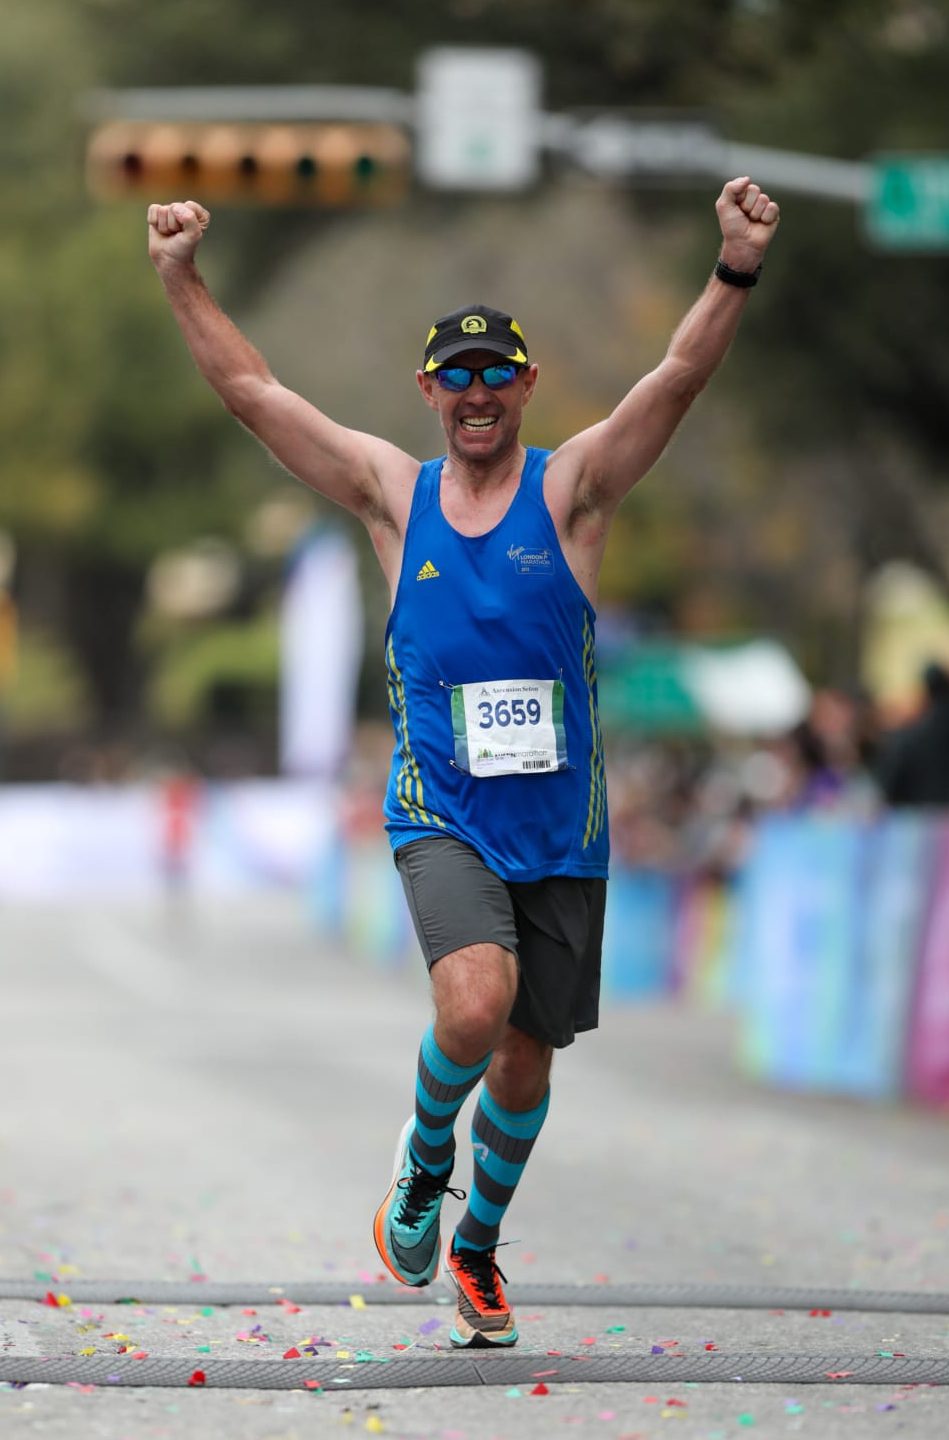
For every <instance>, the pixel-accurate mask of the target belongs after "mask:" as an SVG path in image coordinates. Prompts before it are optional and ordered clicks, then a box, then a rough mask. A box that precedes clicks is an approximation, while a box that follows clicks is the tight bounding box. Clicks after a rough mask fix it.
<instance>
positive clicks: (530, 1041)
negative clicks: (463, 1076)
mask: <svg viewBox="0 0 949 1440" xmlns="http://www.w3.org/2000/svg"><path fill="white" fill-rule="evenodd" d="M552 1059H553V1050H552V1049H551V1047H550V1046H549V1045H545V1044H543V1043H542V1042H541V1041H540V1040H535V1039H534V1037H533V1036H532V1035H525V1034H523V1033H522V1032H520V1031H517V1030H515V1029H513V1027H509V1028H508V1030H507V1034H506V1035H505V1037H504V1040H503V1042H502V1043H501V1044H500V1045H499V1046H498V1047H497V1049H496V1050H495V1052H494V1055H493V1057H492V1060H491V1065H490V1068H489V1070H488V1074H487V1081H488V1088H489V1090H490V1091H491V1094H492V1095H493V1096H494V1098H495V1100H497V1102H498V1104H499V1105H500V1106H502V1107H503V1108H504V1109H505V1110H514V1111H519V1110H533V1109H535V1108H536V1107H537V1106H538V1105H539V1104H540V1103H541V1101H542V1100H543V1098H544V1096H545V1095H546V1094H547V1091H548V1090H549V1088H550V1066H551V1061H552Z"/></svg>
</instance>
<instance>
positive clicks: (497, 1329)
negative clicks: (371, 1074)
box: [148, 176, 778, 1346]
mask: <svg viewBox="0 0 949 1440" xmlns="http://www.w3.org/2000/svg"><path fill="white" fill-rule="evenodd" d="M716 210H717V213H718V220H719V225H720V228H721V233H722V244H721V252H720V258H719V261H718V263H717V264H716V266H715V270H714V272H713V274H712V276H711V278H710V279H709V282H708V284H707V286H706V288H705V290H704V292H703V293H702V295H701V296H700V298H699V299H698V301H697V302H696V304H695V305H694V306H693V307H692V309H691V310H690V311H689V313H688V314H687V315H686V317H685V319H684V320H683V321H682V323H681V324H680V325H679V328H678V329H677V331H676V333H675V335H674V336H673V338H672V341H671V342H670V345H669V349H668V351H667V353H666V355H665V358H664V359H663V360H662V361H661V362H660V364H659V365H658V366H657V368H656V369H655V370H653V371H652V372H651V373H650V374H648V375H646V376H644V377H643V378H642V379H641V380H640V381H639V382H638V383H637V384H636V385H635V386H634V387H633V389H632V390H631V391H630V392H629V394H628V395H627V396H626V397H625V399H623V400H621V401H620V403H619V405H617V407H616V409H615V410H614V411H613V413H612V414H611V415H609V416H608V417H607V418H606V419H605V420H602V421H600V423H599V424H597V425H593V426H592V427H591V428H590V429H588V430H585V431H583V432H582V433H581V434H578V435H575V436H573V437H572V438H571V439H569V440H567V441H566V442H565V443H564V444H562V445H561V446H559V448H558V449H556V450H555V451H553V452H552V453H551V452H548V451H544V450H538V449H527V450H525V448H524V447H523V446H522V445H521V443H520V439H519V432H520V426H521V417H522V413H523V409H524V406H525V405H526V404H527V403H528V402H529V400H530V398H531V395H532V394H533V391H534V387H535V385H536V383H537V374H538V371H537V366H536V365H534V364H532V363H531V362H530V360H529V359H528V353H527V342H526V340H525V338H524V335H523V333H522V331H521V329H520V327H519V326H518V325H517V323H516V321H514V320H513V318H512V317H511V316H510V315H508V314H505V313H502V312H501V311H497V310H494V309H491V308H489V307H488V306H484V305H468V306H464V307H462V308H461V309H460V310H457V311H455V312H453V313H452V314H451V315H447V316H445V317H444V318H443V319H441V320H438V321H437V322H436V323H435V324H434V325H433V326H432V328H431V330H430V332H429V335H428V340H427V342H426V345H425V351H424V357H423V361H422V368H421V369H420V370H419V371H418V373H417V381H418V385H419V389H420V390H421V392H422V396H423V398H424V400H425V403H426V404H427V405H429V406H430V407H431V409H432V410H434V411H435V413H436V414H437V416H438V419H439V421H440V423H441V426H442V429H443V431H444V434H445V443H446V450H447V453H446V455H445V456H443V457H441V458H440V459H438V460H432V461H429V462H427V463H426V464H423V465H420V464H419V462H418V461H417V460H413V459H412V458H411V457H410V456H408V455H406V454H405V453H404V452H403V451H402V450H400V449H398V448H397V447H396V446H394V445H391V444H388V443H387V442H386V441H384V440H379V439H376V438H374V437H372V436H370V435H365V434H361V433H358V432H356V431H353V430H348V429H345V428H343V427H342V426H340V425H338V424H335V423H334V422H333V421H332V420H330V419H329V418H328V417H327V416H326V415H324V414H322V413H321V412H320V411H319V410H317V409H315V408H314V407H313V406H312V405H310V404H309V403H308V402H307V401H305V400H303V399H301V397H300V396H299V395H295V394H293V393H292V392H291V391H289V390H287V389H286V388H285V387H284V386H282V385H281V384H280V383H279V382H278V381H277V380H276V379H275V378H274V376H273V375H272V374H271V372H270V370H269V369H268V367H267V365H266V363H265V361H264V360H263V359H262V357H261V356H260V355H259V354H258V353H257V351H256V350H255V349H254V348H253V347H252V346H251V345H250V344H249V342H248V341H247V340H246V339H245V338H244V337H243V336H242V335H241V334H240V332H239V331H238V330H237V329H236V328H235V326H234V325H233V324H232V323H231V322H230V320H228V319H227V317H226V316H225V315H224V314H223V313H222V312H221V310H220V309H219V308H218V306H217V305H216V304H215V302H214V301H213V300H212V299H211V297H210V295H209V294H208V291H207V290H206V288H205V286H204V284H203V282H202V280H201V277H200V276H199V274H198V271H197V270H196V268H195V264H194V256H195V251H196V249H197V246H198V242H199V241H200V239H201V236H202V234H203V232H204V230H205V229H206V227H207V225H208V222H209V219H210V216H209V215H208V212H207V211H206V210H205V209H203V208H202V207H201V206H200V205H199V204H197V203H196V202H194V201H186V202H183V203H174V204H171V205H152V206H150V208H149V211H148V223H149V253H150V255H151V258H152V260H153V262H154V264H155V266H156V269H157V271H158V274H159V276H160V277H161V280H162V283H163V284H164V287H165V290H166V293H167V295H168V299H169V301H170V302H171V306H172V309H173V311H174V314H175V318H176V320H177V322H178V324H179V326H180V327H181V330H182V332H183V334H184V338H185V340H186V342H187V344H188V346H189V348H190V350H191V353H192V355H193V357H194V359H195V361H196V363H197V365H198V368H199V369H200V370H201V372H202V374H203V375H204V376H205V378H206V379H207V380H208V381H209V382H210V384H211V385H212V386H213V387H214V389H215V390H216V391H217V393H218V394H219V395H220V397H221V399H222V400H223V402H224V404H225V405H226V406H227V408H228V409H229V410H230V411H232V413H233V414H234V415H235V416H236V417H237V418H238V419H239V420H240V421H241V422H242V423H243V424H244V425H245V426H247V428H248V429H249V430H251V431H252V432H253V434H254V435H256V436H257V437H258V439H260V440H261V441H262V442H263V443H264V445H266V446H267V448H268V449H269V450H270V451H271V452H272V453H273V454H274V455H275V456H276V458H277V459H278V460H279V461H280V462H281V463H282V464H283V465H284V466H286V468H287V469H288V470H289V471H290V472H291V473H292V474H293V475H296V476H297V477H298V478H299V479H300V480H302V481H303V482H304V483H305V484H307V485H310V486H311V487H312V488H313V489H314V490H317V491H318V492H319V493H320V494H321V495H325V496H327V497H328V498H329V499H331V500H335V501H336V502H337V503H338V504H340V505H343V506H345V508H346V509H348V510H351V511H352V512H353V514H355V515H357V516H358V517H359V519H360V520H361V521H362V522H363V524H364V525H365V526H366V528H367V530H368V532H369V535H370V537H371V539H372V543H373V546H374V547H375V551H376V554H377V555H378V557H379V562H380V564H381V566H382V569H383V571H384V573H385V576H386V579H387V580H388V582H389V588H390V592H391V595H392V613H391V616H390V619H389V625H388V630H387V635H386V662H387V670H388V684H389V701H390V706H391V711H392V718H393V724H394V726H395V733H396V746H395V754H394V757H393V763H392V773H391V778H390V783H389V789H388V793H387V795H386V801H385V816H386V828H387V830H388V832H389V835H390V839H391V842H392V845H393V849H394V851H395V859H396V863H397V865H398V867H399V870H400V873H401V876H402V880H403V883H404V886H405V890H406V895H407V898H408V902H409V906H410V909H411V911H412V915H413V919H414V921H415V925H416V929H417V931H418V935H419V940H420V943H421V945H422V949H423V951H424V953H425V956H426V960H427V962H428V965H429V969H430V972H431V984H432V993H433V998H434V1008H435V1021H434V1024H433V1025H431V1026H430V1027H429V1029H428V1030H427V1031H426V1033H425V1035H424V1036H423V1039H422V1043H421V1049H420V1053H419V1059H418V1071H417V1084H416V1107H415V1113H414V1114H413V1116H412V1117H411V1118H410V1120H409V1121H408V1122H407V1124H406V1126H405V1127H404V1129H403V1131H402V1134H401V1136H400V1138H399V1144H398V1148H397V1152H396V1162H395V1170H394V1174H393V1177H392V1184H391V1186H390V1188H389V1191H388V1193H387V1195H386V1197H385V1199H384V1200H383V1202H382V1204H381V1205H380V1207H379V1209H378V1211H377V1213H376V1217H375V1223H374V1229H373V1233H374V1238H375V1242H376V1245H377V1247H378V1249H379V1253H380V1255H381V1256H382V1259H383V1261H384V1262H385V1264H386V1266H387V1267H388V1268H389V1270H390V1271H391V1272H392V1274H393V1275H394V1276H395V1277H396V1278H397V1279H398V1280H400V1281H402V1282H403V1283H404V1284H406V1285H427V1284H428V1283H429V1282H430V1281H431V1280H432V1279H434V1277H435V1276H436V1274H437V1273H438V1267H439V1258H440V1234H439V1212H440V1209H441V1204H442V1200H443V1198H444V1195H445V1193H446V1191H448V1190H449V1182H450V1179H451V1173H452V1167H453V1162H454V1151H455V1141H454V1123H455V1119H456V1116H457V1114H458V1112H459V1110H460V1109H461V1106H462V1104H463V1103H464V1101H465V1099H466V1097H467V1096H468V1095H469V1094H470V1093H471V1091H472V1090H473V1089H474V1088H475V1087H476V1086H477V1085H478V1082H479V1081H480V1080H482V1079H483V1080H484V1084H483V1085H482V1087H481V1090H480V1094H479V1097H478V1100H477V1105H476V1109H475V1112H474V1118H473V1122H472V1144H473V1149H474V1153H475V1163H474V1183H473V1186H472V1190H471V1194H470V1198H469V1201H468V1208H467V1210H466V1211H465V1213H464V1215H463V1217H462V1219H461V1221H460V1223H459V1225H458V1227H457V1229H456V1230H455V1232H454V1234H453V1235H452V1237H451V1238H450V1240H449V1242H448V1246H447V1249H446V1253H445V1269H446V1273H447V1275H448V1277H449V1279H450V1280H451V1281H452V1283H453V1285H454V1287H455V1289H456V1291H457V1295H458V1310H457V1315H456V1318H455V1324H454V1327H453V1329H452V1332H451V1339H452V1342H453V1344H455V1345H458V1346H468V1345H494V1346H497V1345H512V1344H513V1343H514V1342H515V1340H516V1339H517V1329H516V1325H515V1321H514V1317H513V1315H512V1313H511V1310H510V1307H509V1306H508V1304H507V1301H506V1299H505V1296H504V1291H503V1288H502V1284H501V1282H502V1280H503V1279H504V1276H503V1275H502V1273H501V1272H500V1270H499V1269H498V1266H497V1262H496V1259H495V1247H496V1245H497V1243H498V1236H499V1233H500V1226H501V1221H502V1219H503V1216H504V1213H505V1210H506V1209H507V1206H508V1204H509V1203H510V1200H511V1197H512V1195H513V1193H514V1189H515V1187H516V1185H517V1183H518V1180H519V1179H520V1176H521V1174H522V1172H523V1169H524V1166H525V1164H526V1162H527V1159H528V1156H529V1155H530V1152H531V1148H532V1146H533V1144H534V1141H535V1140H536V1138H537V1135H538V1133H539V1131H540V1129H541V1126H542V1125H543V1122H544V1118H545V1116H546V1113H547V1106H548V1101H549V1094H550V1090H549V1073H550V1066H551V1058H552V1054H553V1050H554V1049H555V1048H561V1047H563V1046H566V1045H569V1044H571V1043H572V1041H573V1039H574V1035H575V1033H576V1032H577V1031H580V1030H589V1029H592V1028H594V1027H595V1026H596V1024H597V1006H598V992H599V971H600V942H601V935H602V926H603V908H604V900H605V888H606V874H607V858H608V831H607V811H606V790H605V782H604V770H603V746H602V741H601V737H600V728H599V723H598V719H597V708H596V673H595V660H594V608H593V607H594V604H595V601H596V587H597V575H598V572H599V567H600V563H601V560H602V557H603V551H604V547H605V544H606V537H607V532H608V530H609V526H610V521H611V520H612V517H613V515H614V513H615V511H616V509H617V507H618V505H619V504H620V501H621V500H622V499H623V497H624V496H625V495H626V494H627V492H628V491H629V490H630V489H631V487H632V486H633V485H635V483H636V482H637V480H639V479H641V477H642V476H643V475H645V474H646V472H647V471H648V470H649V469H650V467H651V466H652V465H653V464H654V462H655V461H656V460H657V459H658V458H659V456H660V455H661V454H662V451H663V450H664V449H665V447H666V445H667V443H668V441H669V439H670V437H671V435H672V433H673V431H674V430H675V428H676V426H677V425H678V423H679V421H680V420H681V419H682V417H683V415H684V414H685V413H686V411H687V410H688V408H689V406H690V405H691V403H692V401H693V400H694V399H695V397H696V395H698V393H699V392H700V391H701V390H702V388H703V386H704V385H705V384H706V382H707V381H708V380H709V378H710V376H711V375H712V373H713V371H714V370H715V369H716V367H717V366H718V365H719V363H720V362H721V360H722V359H723V357H724V355H725V352H726V351H727V349H728V347H729V345H730V343H731V341H732V338H733V337H734V335H735V332H736V330H737V328H738V323H739V320H740V318H741V314H742V311H743V310H744V307H745V303H746V301H747V298H748V294H749V292H750V289H751V287H752V286H753V285H754V284H755V282H756V280H757V277H758V273H759V271H760V268H761V260H762V256H763V255H764V252H765V250H766V249H767V247H768V245H769V244H770V242H771V240H772V238H773V236H774V233H775V229H776V226H777V223H778V207H777V205H776V204H775V203H774V202H773V201H772V200H770V199H769V198H768V196H767V195H765V194H763V193H762V191H761V190H760V189H759V187H758V186H757V185H754V184H752V182H751V181H750V179H749V178H748V177H747V176H742V177H740V178H738V179H735V180H730V181H729V182H728V183H727V184H726V185H725V187H724V189H723V190H722V193H721V195H720V196H719V198H718V201H717V202H716ZM451 1193H453V1194H455V1195H458V1196H459V1198H464V1196H463V1195H462V1194H461V1192H458V1191H453V1192H451Z"/></svg>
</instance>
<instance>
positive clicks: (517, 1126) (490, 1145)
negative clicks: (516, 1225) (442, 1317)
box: [455, 1086, 550, 1250]
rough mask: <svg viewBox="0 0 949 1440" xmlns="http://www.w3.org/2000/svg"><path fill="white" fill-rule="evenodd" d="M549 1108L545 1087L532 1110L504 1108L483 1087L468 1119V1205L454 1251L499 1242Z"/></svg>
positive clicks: (480, 1248) (488, 1246) (486, 1248)
mask: <svg viewBox="0 0 949 1440" xmlns="http://www.w3.org/2000/svg"><path fill="white" fill-rule="evenodd" d="M549 1107H550V1089H549V1088H548V1090H547V1093H546V1095H545V1096H544V1098H543V1100H541V1102H540V1104H539V1105H538V1106H537V1107H536V1109H534V1110H522V1111H513V1110H503V1109H502V1108H501V1106H500V1105H499V1104H498V1103H497V1101H496V1100H495V1099H494V1097H493V1096H492V1095H491V1094H489V1092H488V1089H487V1087H486V1086H485V1087H483V1088H482V1090H481V1094H480V1095H479V1097H478V1105H477V1109H476V1110H475V1113H474V1118H473V1120H472V1122H471V1144H472V1148H473V1150H474V1182H473V1184H472V1187H471V1194H470V1195H469V1197H468V1208H467V1210H466V1211H465V1213H464V1215H463V1216H462V1217H461V1221H460V1223H459V1225H458V1228H457V1230H456V1231H455V1247H456V1249H459V1250H465V1249H467V1250H490V1249H491V1247H492V1246H493V1245H496V1244H497V1242H498V1236H499V1234H500V1233H501V1221H502V1220H503V1219H504V1212H505V1211H506V1210H507V1207H508V1206H509V1205H510V1203H511V1199H512V1197H513V1195H514V1191H515V1190H516V1188H517V1184H518V1181H519V1180H520V1178H521V1175H522V1174H523V1172H524V1166H525V1165H526V1164H527V1161H528V1157H529V1156H530V1153H531V1150H533V1148H534V1141H535V1140H536V1139H537V1136H538V1135H539V1134H540V1131H541V1126H542V1125H543V1123H544V1121H545V1120H546V1118H547V1111H548V1109H549Z"/></svg>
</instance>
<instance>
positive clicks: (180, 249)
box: [148, 200, 211, 264]
mask: <svg viewBox="0 0 949 1440" xmlns="http://www.w3.org/2000/svg"><path fill="white" fill-rule="evenodd" d="M210 223H211V216H210V214H209V212H208V211H207V210H205V208H204V206H203V205H199V204H198V202H197V200H175V201H173V202H172V204H171V205H149V207H148V253H149V255H150V256H151V258H152V260H153V261H155V263H156V264H158V262H159V261H161V260H175V261H178V262H187V261H189V260H191V259H192V257H193V256H194V252H195V250H197V248H198V244H199V242H200V240H201V236H202V235H203V234H204V232H205V230H206V229H207V228H208V226H209V225H210Z"/></svg>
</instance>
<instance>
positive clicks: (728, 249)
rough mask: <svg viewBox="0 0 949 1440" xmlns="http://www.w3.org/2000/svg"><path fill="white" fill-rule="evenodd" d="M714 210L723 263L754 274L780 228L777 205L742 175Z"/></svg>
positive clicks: (731, 184)
mask: <svg viewBox="0 0 949 1440" xmlns="http://www.w3.org/2000/svg"><path fill="white" fill-rule="evenodd" d="M715 209H716V211H717V212H718V223H719V225H720V226H721V230H722V241H723V245H722V259H723V260H724V261H725V263H726V265H731V266H732V267H733V268H734V269H736V270H754V268H755V267H756V266H757V265H759V264H760V263H761V257H762V256H763V255H764V252H765V251H766V250H767V248H768V246H769V245H770V244H771V241H772V240H773V239H774V232H775V230H776V229H777V228H778V221H779V219H780V218H781V212H780V211H779V209H778V207H777V205H776V204H775V202H774V201H773V200H771V199H769V197H768V196H767V195H766V194H765V193H764V191H763V190H762V189H761V187H760V185H755V184H754V182H753V181H752V180H751V179H750V177H749V176H747V175H740V176H739V177H738V178H737V179H736V180H729V181H728V183H727V185H726V186H725V188H724V190H723V191H722V193H721V195H719V197H718V199H717V200H716V202H715Z"/></svg>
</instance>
